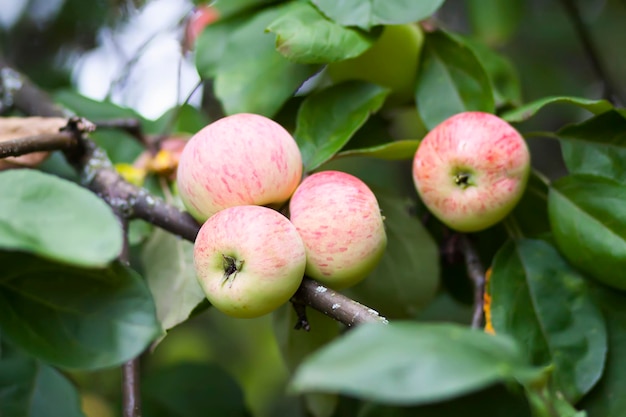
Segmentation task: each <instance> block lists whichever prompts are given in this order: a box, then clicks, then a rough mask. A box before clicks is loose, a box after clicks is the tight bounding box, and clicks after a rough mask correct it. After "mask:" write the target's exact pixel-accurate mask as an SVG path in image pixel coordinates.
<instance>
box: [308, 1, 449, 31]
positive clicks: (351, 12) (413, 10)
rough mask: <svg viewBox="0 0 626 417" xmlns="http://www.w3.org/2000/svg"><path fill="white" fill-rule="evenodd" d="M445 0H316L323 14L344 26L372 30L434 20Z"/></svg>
mask: <svg viewBox="0 0 626 417" xmlns="http://www.w3.org/2000/svg"><path fill="white" fill-rule="evenodd" d="M443 1H444V0H420V1H419V2H415V1H414V0H344V1H336V0H312V3H313V4H315V5H316V6H317V7H318V8H319V9H320V10H321V12H322V13H324V14H325V15H326V16H328V17H329V18H330V19H332V20H334V21H335V22H337V23H340V24H342V25H344V26H358V27H361V28H363V29H366V30H369V29H370V28H371V27H372V26H376V25H397V24H401V23H410V22H417V21H418V20H423V19H426V18H427V17H430V16H431V15H432V14H433V13H435V11H437V9H438V8H439V7H440V6H441V5H442V4H443Z"/></svg>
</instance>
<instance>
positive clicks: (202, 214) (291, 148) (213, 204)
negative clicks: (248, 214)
mask: <svg viewBox="0 0 626 417" xmlns="http://www.w3.org/2000/svg"><path fill="white" fill-rule="evenodd" d="M176 177H177V182H178V190H179V192H180V197H181V199H182V201H183V204H184V205H185V207H186V208H187V210H188V211H189V212H190V213H191V215H192V216H193V217H195V218H196V220H198V221H200V222H203V221H204V220H206V219H207V218H209V217H211V216H212V215H213V214H215V213H217V212H218V211H220V210H222V209H224V208H227V207H233V206H241V205H270V206H272V207H278V206H280V204H282V203H284V202H286V201H287V200H288V199H289V197H291V194H293V192H294V191H295V189H296V187H297V186H298V184H299V183H300V180H301V178H302V156H301V155H300V150H299V149H298V145H297V144H296V141H295V140H294V139H293V137H292V136H291V135H290V134H289V132H287V131H286V130H285V129H284V128H283V127H282V126H281V125H279V124H278V123H276V122H274V121H273V120H271V119H268V118H267V117H264V116H260V115H256V114H249V113H239V114H234V115H232V116H227V117H224V118H222V119H219V120H217V121H215V122H213V123H211V124H210V125H208V126H206V127H204V128H203V129H202V130H200V131H199V132H198V133H196V134H195V135H194V136H193V137H192V138H191V139H190V140H189V142H187V145H186V146H185V148H184V149H183V151H182V153H181V155H180V160H179V162H178V171H177V176H176Z"/></svg>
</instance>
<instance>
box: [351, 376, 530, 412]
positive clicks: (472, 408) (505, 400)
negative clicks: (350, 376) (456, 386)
mask: <svg viewBox="0 0 626 417" xmlns="http://www.w3.org/2000/svg"><path fill="white" fill-rule="evenodd" d="M515 388H517V387H516V386H509V387H504V386H503V385H502V384H499V385H494V386H492V387H489V388H486V389H482V390H480V391H478V392H473V393H471V394H467V395H463V396H461V397H458V398H454V399H452V400H448V401H443V402H439V403H434V404H426V405H421V406H415V407H398V406H389V405H380V404H373V403H369V404H365V405H364V407H363V409H362V411H361V413H360V414H359V416H358V417H416V416H419V417H456V416H459V417H461V416H462V417H530V416H531V414H530V409H529V407H528V403H527V401H526V399H525V398H524V396H523V395H521V394H520V392H518V391H520V390H519V389H515Z"/></svg>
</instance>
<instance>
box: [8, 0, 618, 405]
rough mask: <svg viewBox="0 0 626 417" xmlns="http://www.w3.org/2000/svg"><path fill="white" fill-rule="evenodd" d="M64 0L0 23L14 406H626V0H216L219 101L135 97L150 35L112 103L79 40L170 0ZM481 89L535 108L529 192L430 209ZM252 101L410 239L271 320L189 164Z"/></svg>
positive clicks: (506, 111)
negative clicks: (352, 281) (203, 248)
mask: <svg viewBox="0 0 626 417" xmlns="http://www.w3.org/2000/svg"><path fill="white" fill-rule="evenodd" d="M61 3H62V6H59V9H57V10H54V11H48V12H47V14H46V13H44V12H43V11H42V10H43V9H42V10H35V9H28V7H34V6H29V4H30V3H27V2H23V4H25V5H26V6H25V7H26V9H28V11H29V12H32V13H26V9H22V10H21V12H20V10H18V9H19V8H16V12H15V16H18V17H17V18H16V19H15V20H14V21H9V20H6V21H5V20H4V19H3V24H4V28H5V29H4V31H3V32H2V34H1V38H2V41H3V43H2V49H1V51H2V56H1V57H0V91H1V92H2V95H1V99H0V100H1V101H0V111H1V112H2V116H3V117H2V118H0V158H1V159H0V164H1V165H0V169H2V171H1V172H0V195H2V198H0V265H2V267H1V268H0V336H1V337H0V346H1V349H0V414H1V415H6V416H56V415H63V416H70V417H71V416H85V415H86V416H97V415H123V416H125V417H126V416H139V415H145V416H161V415H163V416H166V415H167V416H172V415H180V416H195V415H207V414H211V415H218V416H221V415H225V416H226V415H228V416H249V415H254V416H275V415H289V416H308V415H310V416H315V417H330V416H360V417H362V416H367V417H377V416H404V415H407V416H408V415H427V416H431V415H432V416H453V415H481V416H485V415H486V416H541V417H543V416H549V417H556V416H585V415H586V416H589V417H595V416H598V417H600V416H601V417H616V416H623V415H626V404H625V403H624V398H626V395H624V394H626V392H624V391H625V389H626V388H624V384H623V383H622V382H623V380H624V378H626V375H625V373H624V371H623V367H621V366H620V359H619V358H620V357H621V356H622V352H624V350H625V349H626V346H625V345H624V340H626V339H625V337H624V335H625V334H626V333H625V332H626V326H625V325H624V315H625V310H624V305H626V304H625V301H626V298H625V297H626V296H625V295H624V290H625V289H626V276H625V275H624V274H625V272H624V268H623V262H624V259H625V258H626V249H625V248H626V217H625V216H624V214H623V213H624V209H623V206H624V204H623V202H624V201H626V195H625V192H624V187H623V183H624V178H626V174H625V172H624V169H623V166H624V163H623V161H624V160H626V154H625V153H624V151H623V149H622V148H624V138H625V137H626V133H625V132H626V111H625V110H624V108H623V107H621V106H623V104H624V91H625V89H626V85H624V83H623V80H622V79H618V74H619V73H620V70H621V71H623V68H624V65H625V63H624V61H623V56H622V55H623V54H616V52H615V51H613V50H612V49H611V48H614V47H615V46H614V45H621V44H623V43H620V42H617V41H615V42H614V41H613V40H616V39H622V40H626V39H624V38H625V37H626V35H625V34H624V31H623V30H622V27H621V22H623V18H624V17H625V16H626V7H624V3H623V2H618V1H617V0H614V1H607V2H604V3H602V4H598V5H594V6H592V5H589V4H582V2H580V4H579V3H578V2H576V1H573V0H562V1H561V2H550V3H545V2H544V3H541V4H539V3H537V4H534V3H530V2H523V1H520V0H514V1H508V2H498V1H487V0H481V1H478V0H476V1H467V2H464V3H462V4H461V3H459V2H453V1H448V2H445V4H444V1H443V0H423V1H420V2H405V1H400V0H387V1H385V2H376V1H371V0H370V1H364V0H362V1H352V0H345V1H330V0H329V1H327V0H308V1H295V0H290V1H263V2H259V1H253V0H239V1H218V2H216V3H215V4H214V5H211V6H206V5H204V6H202V7H199V8H198V11H197V13H202V12H206V11H207V10H210V13H211V15H210V18H205V19H204V20H203V19H200V20H199V21H201V22H204V24H206V26H205V27H204V29H203V30H202V31H201V34H200V35H199V37H198V38H197V39H191V38H194V37H195V33H197V23H194V25H195V26H194V30H193V31H192V32H193V34H192V35H190V33H191V32H190V31H187V35H186V38H185V39H184V51H183V48H182V46H181V50H180V55H179V56H180V60H181V64H180V65H181V68H183V67H184V65H189V64H190V63H192V64H193V65H194V66H195V68H196V69H197V72H198V74H199V76H200V83H199V84H198V87H202V88H203V93H202V98H201V99H200V98H199V95H198V94H196V95H193V94H192V93H193V92H192V90H193V91H194V92H195V91H196V90H195V89H192V88H190V89H189V91H188V92H186V93H188V94H189V96H188V97H187V99H186V100H184V102H183V103H177V104H176V105H174V106H173V107H172V108H169V109H167V110H166V111H165V112H162V114H161V115H159V116H158V117H156V118H151V117H149V116H146V115H145V111H144V110H142V109H140V107H141V106H139V105H138V104H137V105H130V104H129V103H133V99H132V97H133V95H132V94H131V93H132V92H133V91H134V90H133V85H132V84H133V82H136V78H132V77H130V76H129V73H130V72H131V69H133V68H136V67H135V65H137V62H139V60H140V59H141V57H142V56H143V55H142V54H143V53H145V51H146V50H147V48H148V46H147V45H149V44H148V43H146V44H143V45H136V46H137V47H136V48H135V49H134V50H133V54H132V56H131V57H130V58H129V57H127V65H126V66H125V67H123V68H122V69H120V70H119V73H118V74H117V77H113V78H112V80H113V81H112V82H113V86H112V88H111V89H110V91H108V96H107V97H105V98H104V99H93V98H89V97H87V96H85V95H83V94H81V93H80V92H79V90H80V88H79V86H78V85H77V82H76V81H75V80H74V81H73V80H72V78H71V76H70V69H71V68H69V67H68V66H67V65H64V64H59V63H60V62H63V60H64V59H66V60H69V62H76V57H77V56H79V54H80V53H84V52H85V51H89V50H92V48H93V46H94V45H95V44H96V43H97V42H98V39H102V36H103V35H102V33H118V32H120V33H121V32H122V31H121V30H120V26H119V25H120V22H124V21H131V22H133V21H132V19H131V17H132V15H133V11H134V10H139V9H134V7H137V8H141V7H150V6H152V5H154V4H155V3H157V2H156V1H155V2H146V4H139V3H142V2H137V3H138V4H136V5H130V4H126V5H121V4H118V3H117V2H110V3H107V2H96V3H95V4H93V5H92V4H91V2H81V1H79V0H67V1H66V2H61ZM553 3H554V4H553ZM16 4H17V3H16ZM33 4H34V3H33ZM183 7H184V5H183ZM189 7H190V6H189ZM34 11H37V13H35V12H34ZM216 12H217V13H216ZM20 13H21V14H20ZM19 16H21V17H19ZM196 17H197V16H196ZM197 21H198V20H194V22H197ZM35 23H36V24H35ZM187 23H188V21H187V20H184V21H180V22H177V24H176V25H175V26H176V29H177V30H178V31H179V33H180V34H181V40H182V33H183V31H184V28H185V25H186V24H187ZM400 25H404V26H400ZM390 27H391V28H394V29H393V31H392V30H387V29H388V28H390ZM399 27H402V28H404V29H406V28H410V30H397V36H398V37H396V38H391V35H389V34H390V33H396V32H395V30H396V29H397V28H399ZM103 28H104V29H106V30H103ZM164 30H165V29H164ZM99 31H100V32H99ZM116 31H118V32H116ZM97 33H100V38H98V36H96V35H97ZM383 35H385V36H389V37H387V38H384V39H385V43H384V44H383V43H382V42H381V43H377V42H378V41H379V40H380V39H383ZM394 36H396V35H394ZM389 39H394V40H393V41H389ZM33 40H34V41H33ZM609 40H611V41H609ZM402 41H406V42H407V46H406V47H403V45H402V43H401V42H402ZM381 44H383V45H384V47H381V46H380V45H381ZM124 47H126V46H124ZM394 47H395V48H398V49H399V50H400V51H401V52H402V51H409V50H411V51H413V52H412V54H413V58H411V59H413V60H414V61H413V62H414V63H416V65H415V71H408V72H407V71H406V65H405V64H402V68H398V69H397V70H394V65H395V64H397V63H396V62H395V61H394V59H396V58H398V57H400V58H401V60H402V62H405V61H406V59H407V56H406V55H407V54H403V53H400V54H397V50H394ZM190 49H193V52H190V51H189V50H190ZM616 51H617V52H619V51H620V50H619V49H617V50H616ZM376 54H380V56H376ZM387 54H388V55H387ZM608 56H615V59H614V60H611V61H610V60H609V59H608ZM364 57H365V58H364ZM394 57H395V58H394ZM400 58H398V59H400ZM609 61H610V62H609ZM183 63H185V64H183ZM377 66H380V69H378V68H377ZM332 68H335V69H332ZM411 68H412V67H411ZM390 69H391V71H390V72H391V74H392V76H394V75H398V76H400V74H401V75H402V77H406V78H404V79H403V80H398V79H392V80H390V82H389V83H387V82H385V78H384V76H383V77H382V78H381V77H380V75H381V74H385V73H386V72H388V71H389V70H390ZM153 70H154V71H156V70H157V69H156V68H150V67H148V68H145V67H144V69H142V71H145V73H146V74H148V73H149V72H151V71H153ZM377 70H380V71H381V72H380V73H377ZM336 71H339V72H340V73H341V74H340V76H337V75H336V74H335V75H334V76H333V75H332V74H331V75H329V73H332V72H336ZM351 71H353V73H351ZM182 72H183V70H181V74H182ZM372 73H374V74H375V75H376V76H375V77H373V76H372ZM407 73H408V74H407ZM99 74H100V73H99ZM400 81H402V82H400ZM407 85H410V86H411V87H410V91H406V88H407V87H406V86H407ZM398 86H400V87H398ZM397 88H400V89H402V91H397V90H394V89H397ZM522 92H523V94H522ZM124 98H126V99H127V101H126V103H125V104H121V103H122V100H123V99H124ZM140 110H141V111H144V113H142V112H140ZM464 111H482V112H487V113H493V114H496V115H498V116H499V117H500V118H502V119H503V120H505V121H507V122H508V123H510V124H512V125H513V126H514V127H515V128H516V129H517V130H518V131H519V132H521V133H522V135H523V136H524V138H525V139H526V141H527V142H528V144H529V145H530V149H531V159H532V161H533V169H532V172H531V174H530V178H529V182H528V185H527V188H526V190H525V193H524V195H523V196H522V199H521V201H520V202H519V203H518V205H517V206H516V207H515V209H514V210H513V211H512V212H511V213H510V214H509V215H508V216H507V217H506V218H505V219H504V220H503V221H502V222H499V223H498V224H496V225H495V226H493V227H490V228H488V229H486V230H483V231H480V232H476V233H469V234H468V233H458V232H455V231H454V230H451V229H449V228H448V227H446V226H445V225H443V224H442V223H441V222H439V221H438V220H437V219H436V218H435V217H433V216H432V215H431V214H430V213H429V211H428V209H427V208H426V207H425V206H424V204H423V203H422V202H421V201H420V199H419V197H418V195H417V193H416V190H415V187H414V185H413V183H412V179H411V163H410V162H411V160H412V158H413V156H414V155H415V152H416V150H417V149H418V147H419V146H420V141H421V139H422V138H423V137H424V136H425V135H426V133H427V132H428V131H430V130H432V129H433V128H434V127H435V126H437V125H439V124H440V123H441V122H442V121H444V120H445V119H447V118H448V117H450V116H453V115H455V114H458V113H461V112H464ZM240 112H249V113H256V114H261V115H264V116H267V117H270V118H272V119H273V120H275V121H277V122H278V123H280V124H281V125H282V126H283V127H285V128H286V129H287V130H288V131H290V132H291V133H292V134H293V136H294V137H295V139H296V141H297V142H298V145H299V149H300V151H301V154H302V158H303V164H304V169H305V171H306V173H313V172H317V171H322V170H331V169H332V170H339V171H344V172H348V173H350V174H353V175H355V176H357V177H359V178H361V179H362V180H363V181H365V182H366V183H367V184H368V185H369V187H370V188H371V189H372V190H373V191H374V192H375V195H376V198H377V199H378V203H379V205H380V208H381V210H382V213H383V215H384V217H385V227H386V232H387V239H388V242H387V248H386V250H385V253H384V255H383V257H382V259H381V261H380V263H379V265H378V266H377V267H376V269H375V270H374V271H373V272H372V273H371V274H369V276H368V277H367V278H365V280H364V281H362V282H361V283H359V284H358V285H356V286H354V287H352V288H349V289H345V290H341V291H333V290H331V289H329V288H327V287H324V286H322V285H320V284H319V283H317V282H315V281H314V280H312V279H310V278H308V277H304V279H303V281H302V284H301V286H300V288H299V289H298V291H297V292H296V294H295V295H294V296H293V298H292V299H291V301H290V303H288V304H285V305H283V306H282V307H280V308H279V309H278V310H276V311H274V312H273V313H271V314H269V315H266V316H263V317H261V318H258V319H250V320H244V319H232V318H228V317H226V316H225V315H223V314H221V313H220V312H219V311H216V309H214V308H211V306H210V305H209V303H208V301H206V298H205V296H204V293H203V292H202V290H201V289H200V286H199V285H198V283H197V281H196V277H195V273H194V270H193V267H192V264H193V260H192V251H193V245H192V242H193V241H194V239H195V237H196V234H197V233H198V230H199V227H200V225H199V224H198V223H197V222H196V220H194V219H193V218H192V217H191V216H190V215H189V214H188V213H186V212H185V211H184V208H183V206H182V203H181V202H180V200H179V198H178V194H177V188H176V179H175V170H176V164H177V158H178V155H179V153H180V151H181V148H182V147H183V146H184V144H185V140H186V139H187V138H188V137H189V136H190V135H191V134H193V133H195V132H197V131H198V130H200V129H201V128H202V127H203V126H205V125H207V124H209V123H211V122H212V121H214V120H216V119H218V118H220V117H222V116H224V115H230V114H234V113H240ZM234 151H236V150H234ZM15 157H19V158H22V159H12V158H15ZM19 168H21V169H19ZM81 401H82V407H81Z"/></svg>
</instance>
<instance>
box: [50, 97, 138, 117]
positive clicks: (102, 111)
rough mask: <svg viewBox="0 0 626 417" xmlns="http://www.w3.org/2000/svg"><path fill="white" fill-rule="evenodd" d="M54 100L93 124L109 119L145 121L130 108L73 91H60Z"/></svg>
mask: <svg viewBox="0 0 626 417" xmlns="http://www.w3.org/2000/svg"><path fill="white" fill-rule="evenodd" d="M53 98H54V101H55V102H57V103H59V104H61V105H62V106H63V107H65V108H66V109H69V110H71V111H72V112H74V113H75V114H78V115H80V117H85V118H87V119H89V120H91V121H92V122H99V121H102V120H108V119H136V120H139V121H144V120H143V118H142V117H141V115H140V114H139V113H137V112H136V111H135V110H133V109H131V108H129V107H123V106H118V105H117V104H114V103H112V102H110V101H108V100H94V99H91V98H89V97H85V96H83V95H81V94H79V93H77V92H75V91H73V90H59V91H57V92H56V93H55V94H54V96H53Z"/></svg>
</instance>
